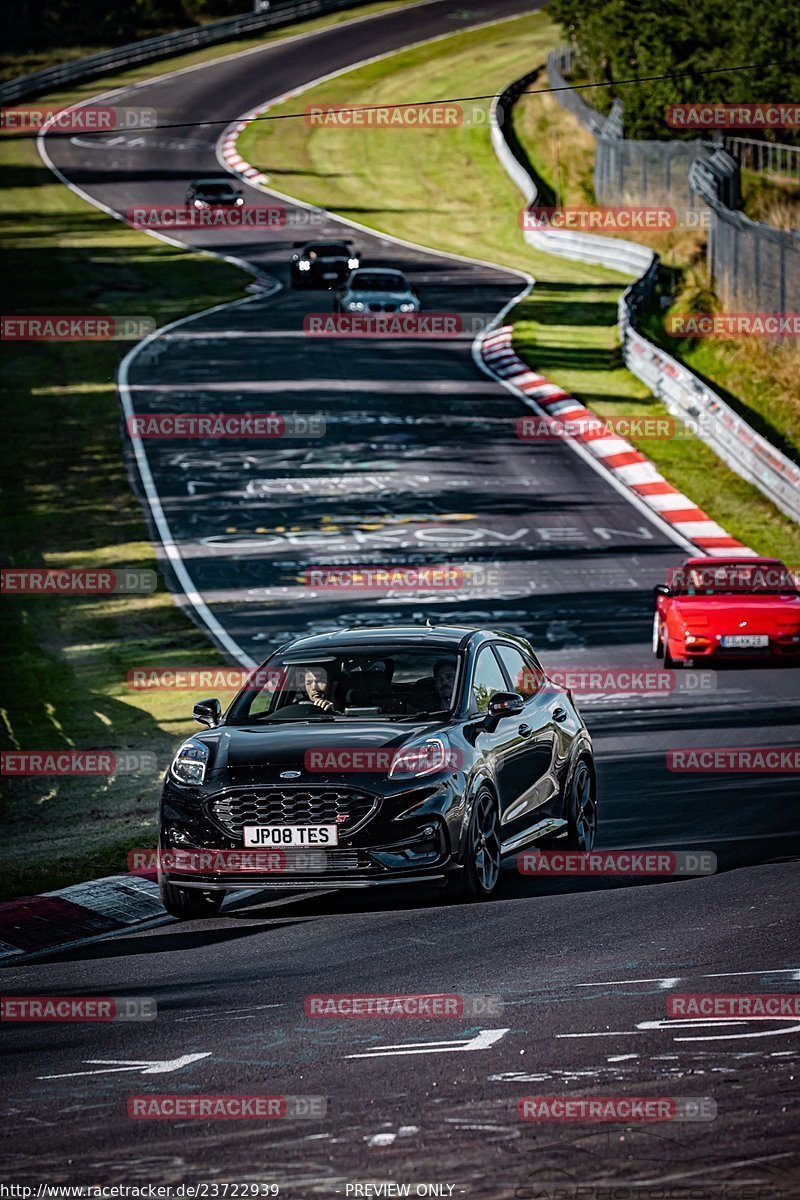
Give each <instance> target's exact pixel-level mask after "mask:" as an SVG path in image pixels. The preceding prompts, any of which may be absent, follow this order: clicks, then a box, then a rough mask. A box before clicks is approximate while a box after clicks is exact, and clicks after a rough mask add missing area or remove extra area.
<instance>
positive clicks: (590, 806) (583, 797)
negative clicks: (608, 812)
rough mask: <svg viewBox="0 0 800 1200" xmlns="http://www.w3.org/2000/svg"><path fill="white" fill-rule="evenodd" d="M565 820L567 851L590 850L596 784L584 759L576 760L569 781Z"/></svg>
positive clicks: (594, 819)
mask: <svg viewBox="0 0 800 1200" xmlns="http://www.w3.org/2000/svg"><path fill="white" fill-rule="evenodd" d="M566 818H567V839H566V846H567V849H568V850H581V851H586V852H588V851H589V850H591V849H592V847H593V846H594V840H595V837H596V835H597V784H596V781H595V777H594V771H593V770H592V768H591V767H590V766H589V763H588V761H587V760H586V759H585V758H579V759H578V762H577V764H576V766H575V770H574V771H573V772H572V778H571V779H570V781H569V791H568V794H567V810H566Z"/></svg>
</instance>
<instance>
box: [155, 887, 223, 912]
mask: <svg viewBox="0 0 800 1200" xmlns="http://www.w3.org/2000/svg"><path fill="white" fill-rule="evenodd" d="M158 886H159V891H160V892H161V903H162V904H163V905H164V908H165V909H166V910H167V912H168V913H169V914H170V916H172V917H178V919H179V920H181V921H198V920H203V919H204V918H206V917H215V916H216V915H217V913H218V912H219V910H220V908H221V906H222V901H223V900H224V899H225V893H224V892H201V891H200V890H199V889H197V888H182V887H178V886H177V885H176V884H174V883H167V882H166V880H164V879H162V880H161V881H160V883H159V885H158Z"/></svg>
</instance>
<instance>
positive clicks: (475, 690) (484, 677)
mask: <svg viewBox="0 0 800 1200" xmlns="http://www.w3.org/2000/svg"><path fill="white" fill-rule="evenodd" d="M506 690H507V684H506V681H505V679H504V677H503V672H502V671H501V669H500V664H499V662H498V661H497V659H496V658H495V656H494V653H493V651H492V648H491V646H484V647H483V649H482V650H481V651H480V653H479V654H478V657H477V659H476V660H475V666H474V668H473V671H472V707H473V708H477V709H478V711H479V712H486V709H487V708H488V707H489V700H490V699H491V697H492V696H493V695H494V694H495V692H505V691H506Z"/></svg>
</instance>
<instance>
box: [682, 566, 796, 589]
mask: <svg viewBox="0 0 800 1200" xmlns="http://www.w3.org/2000/svg"><path fill="white" fill-rule="evenodd" d="M668 582H669V586H670V587H671V589H672V591H673V592H674V594H675V595H676V596H745V595H750V596H764V595H778V594H780V593H786V592H793V593H796V591H797V588H796V585H795V581H794V578H793V577H792V574H791V572H790V571H789V570H788V568H787V567H785V566H784V565H783V563H748V562H743V561H742V560H741V559H740V560H738V561H735V562H722V563H714V564H713V565H698V566H687V567H678V568H677V569H676V570H675V571H673V572H672V574H671V578H670V579H669V581H668Z"/></svg>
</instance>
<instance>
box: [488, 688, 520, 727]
mask: <svg viewBox="0 0 800 1200" xmlns="http://www.w3.org/2000/svg"><path fill="white" fill-rule="evenodd" d="M524 707H525V701H524V700H523V699H522V696H520V694H519V692H495V693H494V695H493V696H492V697H491V698H490V700H489V706H488V708H487V709H486V720H485V721H484V726H485V728H486V729H488V730H489V732H490V733H491V732H492V731H493V730H495V729H496V728H497V726H498V724H499V722H500V721H501V720H502V719H503V717H515V716H518V715H519V713H521V712H522V710H523V709H524Z"/></svg>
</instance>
